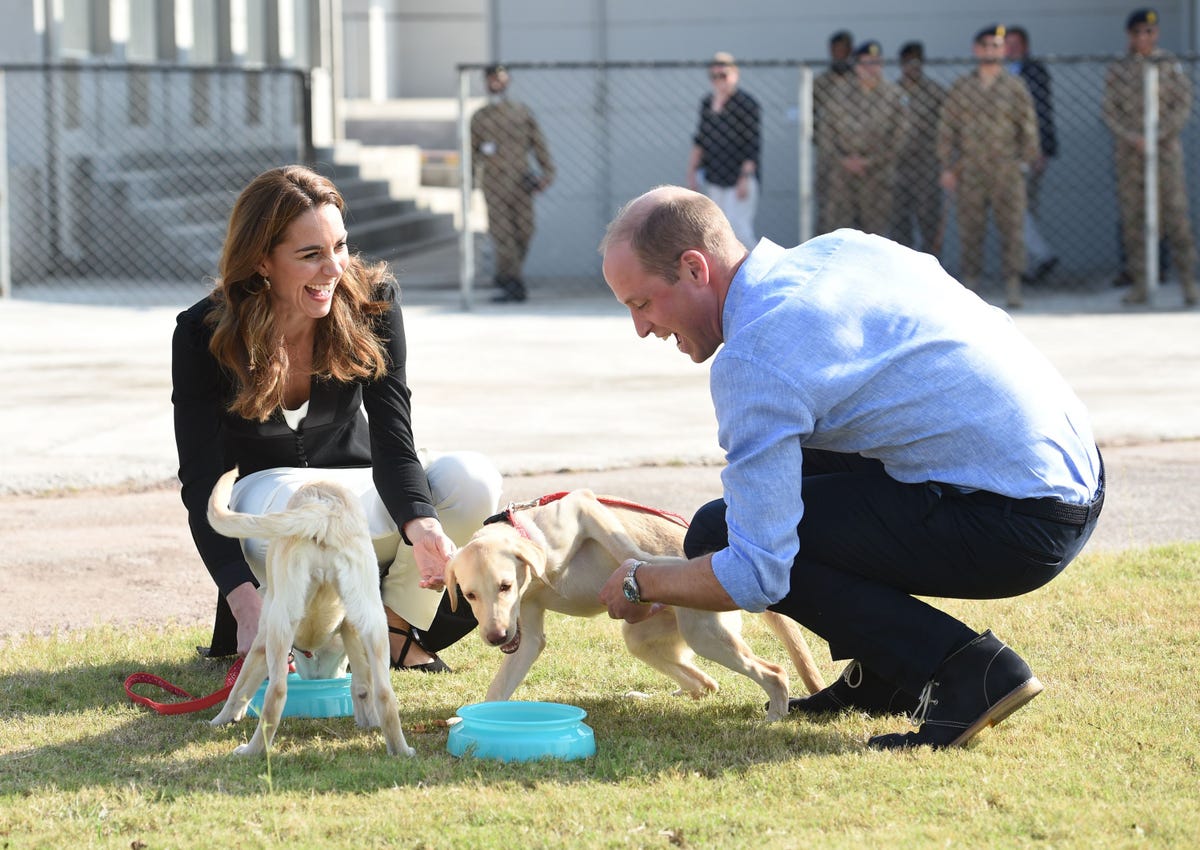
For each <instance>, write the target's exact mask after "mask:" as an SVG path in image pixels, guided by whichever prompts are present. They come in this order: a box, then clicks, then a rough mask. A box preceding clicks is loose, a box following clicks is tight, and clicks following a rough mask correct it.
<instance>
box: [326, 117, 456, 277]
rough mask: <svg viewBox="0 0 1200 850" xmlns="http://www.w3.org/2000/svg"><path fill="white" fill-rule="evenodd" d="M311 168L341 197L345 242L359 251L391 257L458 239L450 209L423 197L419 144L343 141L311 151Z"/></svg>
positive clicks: (450, 243)
mask: <svg viewBox="0 0 1200 850" xmlns="http://www.w3.org/2000/svg"><path fill="white" fill-rule="evenodd" d="M316 168H317V170H318V171H320V172H321V173H322V174H324V175H325V176H327V177H329V178H330V179H331V180H333V182H334V183H336V184H337V187H338V189H339V190H341V192H342V196H343V197H344V198H345V199H346V208H347V209H346V227H347V229H348V230H349V232H350V245H351V248H352V249H353V250H356V251H359V252H361V253H362V254H363V255H364V256H366V257H370V258H374V259H377V260H385V261H387V262H395V261H397V260H399V259H401V258H404V257H406V256H409V255H411V254H414V253H420V252H426V251H430V250H435V249H442V248H445V247H447V246H451V245H453V244H454V243H455V241H456V240H457V238H458V231H457V230H456V228H455V222H454V215H453V214H452V213H450V212H445V211H436V210H434V209H431V208H430V206H431V205H430V204H429V203H428V202H426V201H423V200H422V192H421V185H420V179H421V177H420V175H421V151H420V149H419V148H417V147H415V146H411V145H402V146H384V145H363V144H361V143H359V142H357V141H342V142H338V143H337V145H336V147H334V148H332V149H329V148H326V149H322V150H318V151H317V152H316Z"/></svg>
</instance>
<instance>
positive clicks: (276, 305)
mask: <svg viewBox="0 0 1200 850" xmlns="http://www.w3.org/2000/svg"><path fill="white" fill-rule="evenodd" d="M344 212H345V203H344V201H343V199H342V196H341V194H340V193H339V192H338V190H337V188H336V187H335V186H334V185H333V183H332V182H330V181H329V180H328V179H326V178H325V177H323V176H321V175H320V174H318V173H316V172H314V171H312V170H310V169H308V168H305V167H303V166H298V165H292V166H286V167H283V168H276V169H272V170H270V171H267V172H264V173H263V174H260V175H259V176H258V177H256V178H255V179H254V180H253V181H251V183H250V184H249V185H248V186H247V187H246V188H245V189H244V190H243V191H242V193H241V195H240V196H239V197H238V199H237V202H236V203H235V204H234V207H233V212H232V214H231V215H230V219H229V229H228V232H227V235H226V239H225V245H224V250H223V252H222V256H221V263H220V275H219V280H218V282H217V286H216V287H215V289H214V290H213V292H212V293H210V294H209V295H208V296H207V297H205V298H204V299H203V300H201V301H200V302H198V303H197V304H195V305H193V306H192V307H191V308H189V309H188V310H186V311H184V312H183V313H181V314H180V315H179V318H178V325H177V327H176V330H175V335H174V339H173V343H172V383H173V391H172V396H171V399H172V403H173V405H174V409H175V440H176V446H177V448H178V451H179V479H180V481H181V483H182V485H183V488H182V497H183V502H184V504H185V505H186V506H187V510H188V521H189V524H190V526H191V530H192V536H193V539H194V540H195V542H196V547H197V549H198V550H199V552H200V556H201V559H202V560H203V561H204V563H205V566H206V567H207V568H208V570H209V573H210V574H211V575H212V577H213V580H214V581H215V582H216V584H217V587H218V588H219V589H220V592H221V598H222V599H223V600H224V602H225V603H227V605H228V608H229V611H230V612H231V613H232V615H233V619H234V620H236V624H237V628H236V632H237V635H236V649H237V651H238V652H239V653H244V652H246V650H247V649H248V648H249V646H250V643H251V641H252V640H253V639H254V635H255V633H256V631H257V628H258V616H259V612H260V610H261V601H260V597H259V594H258V591H257V588H258V584H259V579H258V578H256V574H257V575H258V576H261V575H262V569H263V563H264V557H265V554H266V543H265V541H256V540H250V541H245V543H244V544H239V542H238V541H235V540H231V539H229V538H226V537H222V536H221V535H219V534H217V533H216V532H215V531H213V530H212V528H210V527H209V525H208V521H207V518H206V515H205V511H206V503H207V499H208V496H209V493H210V491H211V490H212V486H213V484H214V483H215V482H216V480H217V478H218V477H219V476H220V475H221V473H222V472H223V471H225V470H226V469H228V468H230V467H232V466H234V465H237V466H238V468H239V471H240V474H241V478H240V479H239V480H238V483H237V484H236V485H235V488H234V494H233V507H234V508H235V509H237V510H240V511H244V512H248V513H269V512H272V511H276V510H281V509H282V508H283V507H284V505H285V504H286V503H287V500H288V498H289V497H290V496H291V494H292V493H293V492H295V490H296V489H297V488H298V487H299V486H300V485H302V484H303V483H304V482H305V481H310V480H314V479H318V478H320V479H333V480H337V481H339V482H341V483H343V484H345V485H346V486H348V487H349V488H350V489H351V490H352V491H354V492H356V493H358V494H360V497H361V498H362V501H363V506H364V508H365V509H366V512H367V516H368V520H369V523H370V526H371V533H372V538H373V540H374V544H375V550H376V554H377V555H378V557H379V561H380V567H381V573H382V574H383V579H382V589H383V600H384V604H385V607H386V610H387V614H388V622H389V625H390V626H391V631H392V633H393V644H392V663H393V666H394V667H396V668H399V669H417V670H423V671H426V672H441V671H444V670H446V669H448V668H447V667H446V665H445V664H444V663H443V662H442V661H441V659H439V658H438V657H437V654H436V653H437V651H438V650H439V649H442V648H444V647H445V646H448V645H450V644H451V643H453V642H454V641H456V640H458V639H459V638H460V637H462V636H463V635H464V634H466V633H467V632H469V631H470V630H471V629H472V628H473V627H474V623H473V622H472V621H470V620H469V619H466V620H464V619H462V618H461V616H458V615H453V616H452V615H450V612H449V610H448V606H445V605H442V604H440V603H441V602H442V601H443V595H444V594H443V586H442V573H443V568H444V566H445V563H446V561H447V559H448V558H449V557H450V555H451V554H452V553H453V552H454V550H455V546H456V543H455V541H457V542H458V543H462V542H465V540H466V538H467V537H469V536H470V534H471V533H472V532H473V531H474V529H476V528H478V527H479V526H480V525H481V524H482V522H483V520H484V519H485V518H486V517H487V516H489V515H490V514H491V513H493V512H494V511H495V510H496V507H497V504H498V502H499V498H500V474H499V473H498V472H497V471H496V469H495V467H494V466H493V465H492V464H491V463H490V461H488V460H487V459H486V458H485V457H483V456H482V455H480V454H478V453H475V452H457V453H453V454H445V455H440V456H436V457H435V456H426V457H425V458H424V460H425V461H426V462H425V463H423V462H422V460H423V458H422V456H421V455H420V454H419V453H418V451H417V449H416V446H415V444H414V441H413V434H412V418H411V409H410V405H409V399H410V393H409V389H408V385H407V380H406V373H405V362H406V358H407V350H406V344H405V337H404V323H403V317H402V315H401V311H400V304H399V293H398V291H397V288H396V286H395V283H394V281H393V280H392V278H391V275H390V273H389V272H388V270H387V266H386V265H385V264H383V263H379V264H374V265H370V264H366V263H364V262H363V261H362V259H361V258H360V257H358V256H357V255H352V254H351V253H350V251H349V248H348V244H347V233H346V226H345V221H344ZM364 414H365V415H364ZM459 608H460V612H461V610H462V608H463V606H459ZM219 620H220V617H218V621H219ZM227 637H229V638H232V635H228V636H227ZM219 638H220V635H218V634H217V633H216V632H214V646H213V647H212V649H211V651H210V654H227V653H228V652H231V651H232V649H233V646H232V645H228V646H226V647H224V649H225V650H226V651H227V652H226V653H222V647H220V646H218V644H219V643H220V640H219ZM229 644H232V640H229Z"/></svg>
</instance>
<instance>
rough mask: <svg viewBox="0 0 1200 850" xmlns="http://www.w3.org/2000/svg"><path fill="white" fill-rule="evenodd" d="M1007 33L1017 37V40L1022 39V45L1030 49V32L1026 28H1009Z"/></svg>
mask: <svg viewBox="0 0 1200 850" xmlns="http://www.w3.org/2000/svg"><path fill="white" fill-rule="evenodd" d="M1007 32H1008V34H1009V35H1015V36H1016V37H1017V38H1019V39H1021V44H1023V45H1025V47H1026V48H1027V49H1028V47H1029V32H1028V30H1026V29H1025V27H1019V26H1017V27H1009V28H1008V30H1007Z"/></svg>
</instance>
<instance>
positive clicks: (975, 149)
mask: <svg viewBox="0 0 1200 850" xmlns="http://www.w3.org/2000/svg"><path fill="white" fill-rule="evenodd" d="M974 53H975V58H976V60H977V61H978V62H979V66H978V68H977V69H976V70H975V71H973V72H971V73H970V74H966V75H965V76H962V77H960V78H959V79H958V80H956V81H955V83H954V85H953V86H951V88H950V92H949V93H948V94H947V95H946V101H945V104H944V105H943V106H942V120H941V124H940V125H939V127H938V145H937V148H938V159H939V160H940V162H941V166H942V175H941V184H942V187H943V188H945V189H946V191H948V192H952V193H955V194H956V195H957V198H958V238H959V246H960V249H961V251H962V277H963V284H964V285H965V286H967V288H969V289H975V288H977V287H978V281H979V275H980V273H981V272H982V271H983V239H984V234H985V230H986V227H987V209H988V206H989V205H990V206H991V209H992V217H993V219H994V220H995V222H996V230H997V231H998V232H999V234H1000V247H1001V263H1000V264H1001V271H1002V273H1003V275H1004V288H1005V297H1006V301H1007V303H1008V306H1009V307H1013V308H1015V307H1020V306H1021V273H1022V272H1023V271H1024V270H1025V241H1024V238H1023V234H1022V230H1023V226H1024V220H1025V172H1026V171H1027V170H1028V169H1029V168H1030V167H1032V166H1033V165H1034V164H1035V163H1036V162H1037V160H1038V157H1039V156H1041V150H1040V148H1039V145H1038V128H1037V115H1036V114H1035V113H1034V110H1033V100H1032V98H1030V96H1029V89H1028V88H1026V86H1025V84H1024V83H1023V82H1021V80H1020V79H1018V78H1017V77H1014V76H1013V75H1012V74H1010V73H1008V71H1007V70H1005V68H1004V66H1003V65H1002V64H1001V62H1002V60H1003V59H1004V27H1001V26H989V27H985V28H984V29H982V30H980V31H979V32H978V33H976V35H975V45H974Z"/></svg>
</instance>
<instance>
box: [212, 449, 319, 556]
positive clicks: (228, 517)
mask: <svg viewBox="0 0 1200 850" xmlns="http://www.w3.org/2000/svg"><path fill="white" fill-rule="evenodd" d="M237 476H238V470H237V467H236V466H235V467H234V468H233V469H231V470H229V471H228V472H226V473H225V474H224V475H222V476H221V477H220V478H219V479H218V480H217V483H216V485H214V486H213V491H212V495H211V496H210V497H209V499H208V524H209V525H211V526H212V527H213V530H214V531H216V532H217V533H218V534H224V535H225V536H226V537H238V538H243V539H244V538H249V537H263V538H267V539H274V538H277V537H310V538H312V539H314V540H318V541H323V540H324V539H325V538H326V537H327V536H328V534H329V525H330V522H331V521H332V520H333V519H334V517H335V514H336V509H335V507H334V506H333V505H332V504H330V503H329V502H327V501H324V500H313V501H308V502H305V503H303V504H300V505H296V506H294V507H289V508H288V509H287V510H286V511H279V512H277V513H271V514H244V513H239V512H238V511H232V510H230V509H229V498H230V496H231V495H232V494H233V482H234V481H236V480H237Z"/></svg>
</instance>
